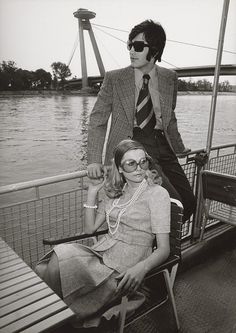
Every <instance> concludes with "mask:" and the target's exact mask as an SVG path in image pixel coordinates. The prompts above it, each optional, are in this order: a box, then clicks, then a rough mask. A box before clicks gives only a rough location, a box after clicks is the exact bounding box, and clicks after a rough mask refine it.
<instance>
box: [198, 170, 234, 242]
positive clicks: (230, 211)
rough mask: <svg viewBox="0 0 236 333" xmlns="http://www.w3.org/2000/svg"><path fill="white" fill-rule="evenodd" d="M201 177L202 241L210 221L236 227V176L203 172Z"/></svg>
mask: <svg viewBox="0 0 236 333" xmlns="http://www.w3.org/2000/svg"><path fill="white" fill-rule="evenodd" d="M200 177H201V190H200V191H201V192H200V193H201V200H202V203H203V222H202V230H201V235H200V241H201V240H202V239H203V236H204V232H205V228H206V224H207V220H208V219H216V220H218V221H220V222H223V223H227V224H230V225H234V226H236V176H233V175H229V174H224V173H219V172H214V171H209V170H203V171H201V173H200Z"/></svg>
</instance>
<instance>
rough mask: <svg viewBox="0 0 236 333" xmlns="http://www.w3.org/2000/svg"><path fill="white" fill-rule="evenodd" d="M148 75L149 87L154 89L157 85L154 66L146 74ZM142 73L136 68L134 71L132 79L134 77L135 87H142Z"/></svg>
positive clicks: (155, 67)
mask: <svg viewBox="0 0 236 333" xmlns="http://www.w3.org/2000/svg"><path fill="white" fill-rule="evenodd" d="M147 74H149V75H150V81H151V82H150V85H151V86H153V87H155V86H156V84H157V66H156V65H154V67H153V68H152V70H151V71H150V72H149V73H147ZM143 75H144V74H143V72H141V71H140V70H139V69H138V68H135V69H134V77H135V85H136V86H142V84H143Z"/></svg>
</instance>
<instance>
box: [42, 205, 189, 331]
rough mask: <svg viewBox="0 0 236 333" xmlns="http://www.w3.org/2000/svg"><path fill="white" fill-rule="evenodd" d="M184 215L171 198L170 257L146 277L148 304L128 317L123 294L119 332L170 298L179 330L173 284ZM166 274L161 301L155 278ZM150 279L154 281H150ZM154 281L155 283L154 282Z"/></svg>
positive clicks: (46, 241) (76, 237) (79, 237)
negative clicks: (163, 296)
mask: <svg viewBox="0 0 236 333" xmlns="http://www.w3.org/2000/svg"><path fill="white" fill-rule="evenodd" d="M182 216H183V206H182V204H181V203H180V202H179V201H178V200H175V199H171V232H170V256H169V258H168V259H167V260H166V261H165V262H164V263H163V264H161V265H160V266H158V267H156V268H155V269H153V270H151V271H150V272H149V273H148V274H147V275H146V277H145V280H144V286H143V288H144V289H145V290H146V291H148V293H149V295H151V297H148V301H147V302H145V303H146V304H144V305H142V306H141V307H140V308H139V309H137V311H136V312H135V313H134V314H133V315H132V316H131V317H129V318H126V310H127V304H128V299H127V297H126V296H123V297H122V299H121V304H120V317H119V323H118V329H117V332H119V333H123V331H124V328H125V327H126V326H128V325H130V324H131V323H133V322H134V321H136V320H138V319H140V318H142V317H143V316H144V315H146V314H147V313H149V312H150V311H152V310H154V309H156V308H157V307H159V306H161V305H162V304H164V303H165V302H166V301H167V300H168V299H169V301H170V303H171V305H172V309H173V314H174V317H175V321H176V326H177V329H178V330H179V328H180V324H179V319H178V314H177V310H176V304H175V298H174V294H173V286H174V282H175V277H176V273H177V269H178V265H179V263H180V261H181V234H182V233H181V228H182ZM107 232H108V230H101V231H98V232H96V233H94V234H91V235H88V234H80V235H78V234H77V235H74V236H71V237H67V238H61V239H44V240H43V243H44V244H45V245H56V244H59V243H63V242H71V241H75V240H83V239H85V238H91V237H98V236H99V235H102V234H105V233H107ZM160 275H163V276H164V279H163V281H164V283H165V286H166V291H167V297H166V298H165V299H164V300H161V301H160V298H159V297H158V295H157V297H155V295H156V294H157V293H156V286H155V279H156V278H158V276H160ZM150 281H152V282H151V283H150ZM153 281H154V283H153Z"/></svg>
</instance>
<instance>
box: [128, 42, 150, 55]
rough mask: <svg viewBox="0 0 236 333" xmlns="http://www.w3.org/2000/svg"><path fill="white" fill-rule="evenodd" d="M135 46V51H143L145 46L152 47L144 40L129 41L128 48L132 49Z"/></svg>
mask: <svg viewBox="0 0 236 333" xmlns="http://www.w3.org/2000/svg"><path fill="white" fill-rule="evenodd" d="M132 47H134V51H135V52H142V51H143V49H144V48H145V47H150V46H149V45H148V44H145V43H144V42H142V41H136V42H130V41H129V42H128V43H127V49H128V50H129V51H130V50H131V49H132Z"/></svg>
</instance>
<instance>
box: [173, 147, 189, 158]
mask: <svg viewBox="0 0 236 333" xmlns="http://www.w3.org/2000/svg"><path fill="white" fill-rule="evenodd" d="M190 151H191V149H190V148H185V149H184V151H182V152H181V153H178V154H176V156H177V157H178V158H184V157H186V155H187V154H188V153H190Z"/></svg>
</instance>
